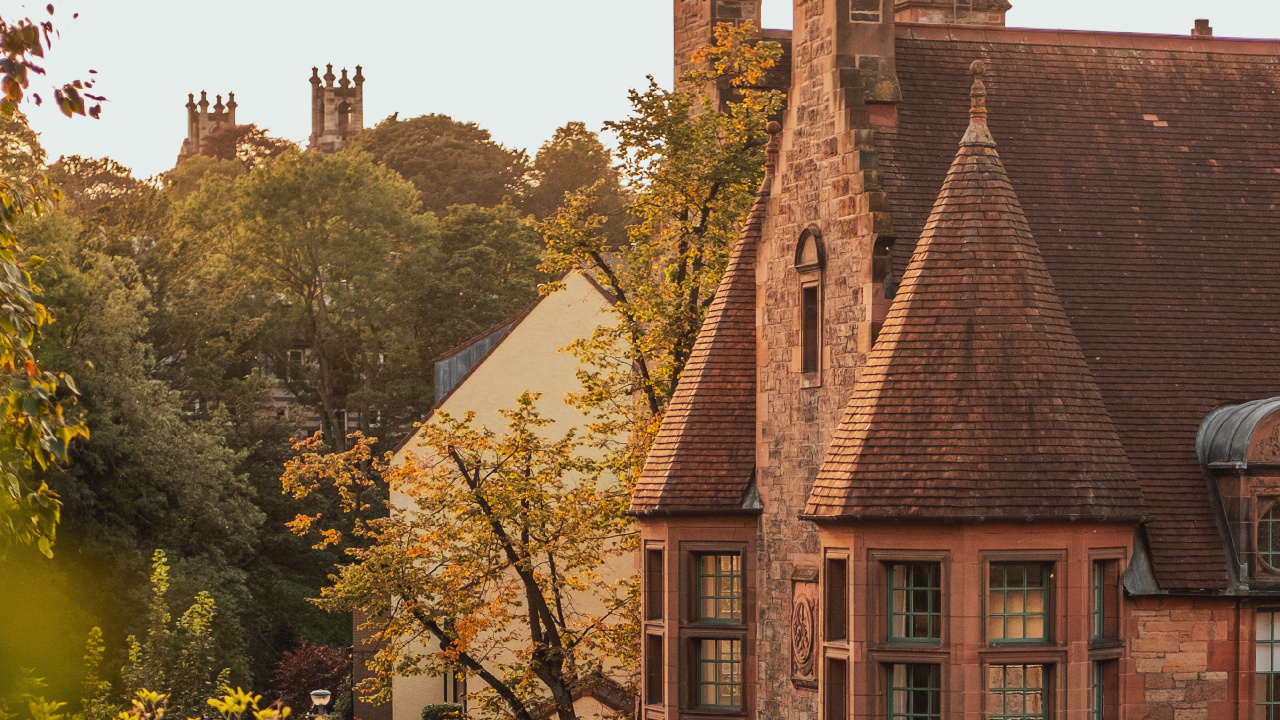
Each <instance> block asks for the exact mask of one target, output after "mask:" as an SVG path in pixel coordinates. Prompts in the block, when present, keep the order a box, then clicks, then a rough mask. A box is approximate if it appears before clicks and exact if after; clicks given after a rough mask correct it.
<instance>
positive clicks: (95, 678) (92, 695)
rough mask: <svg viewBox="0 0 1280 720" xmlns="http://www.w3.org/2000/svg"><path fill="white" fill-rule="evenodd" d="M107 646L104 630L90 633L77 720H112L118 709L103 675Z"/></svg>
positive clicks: (87, 641)
mask: <svg viewBox="0 0 1280 720" xmlns="http://www.w3.org/2000/svg"><path fill="white" fill-rule="evenodd" d="M106 651H107V646H106V645H105V644H103V640H102V628H100V627H94V628H93V629H92V630H90V631H89V638H88V640H86V641H85V649H84V695H83V697H82V698H81V699H80V713H79V715H77V716H76V717H77V719H82V720H111V718H112V717H113V716H114V715H115V714H116V713H115V710H116V707H115V705H114V703H112V702H111V682H110V681H108V680H106V679H104V678H103V675H102V658H103V656H104V655H105V654H106Z"/></svg>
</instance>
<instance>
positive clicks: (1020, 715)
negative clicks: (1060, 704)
mask: <svg viewBox="0 0 1280 720" xmlns="http://www.w3.org/2000/svg"><path fill="white" fill-rule="evenodd" d="M1012 667H1021V668H1023V677H1024V680H1023V685H1022V686H1021V687H1010V686H1009V685H1008V684H1007V678H1008V670H1007V668H1012ZM1031 667H1039V668H1040V669H1041V674H1040V688H1039V690H1040V708H1041V712H1040V713H1039V715H1038V716H1032V715H1028V714H1027V712H1026V709H1025V707H1024V709H1023V710H1022V711H1021V712H1014V713H1006V712H1000V713H997V712H996V709H995V708H993V707H990V704H991V697H992V695H993V688H992V687H991V671H992V670H993V669H995V668H1006V670H1005V674H1004V677H1005V678H1006V680H1005V684H1004V685H1002V687H1001V689H1002V690H1005V691H1009V690H1012V691H1014V692H1018V691H1022V692H1021V694H1022V695H1023V697H1026V696H1027V695H1028V693H1027V692H1025V691H1026V690H1028V688H1027V686H1026V680H1025V677H1026V670H1027V668H1031ZM1056 669H1057V666H1056V664H1054V663H1041V662H1030V661H1028V662H1024V661H1022V660H1012V659H1011V660H1009V661H1007V662H1006V661H997V662H990V663H986V664H984V666H983V682H982V686H983V690H982V696H983V704H984V705H986V706H987V707H985V708H984V710H985V716H986V719H987V720H1053V718H1054V715H1055V713H1054V709H1055V708H1054V707H1053V701H1054V693H1053V689H1054V682H1055V677H1056V675H1057V673H1056V672H1055V670H1056ZM1002 709H1003V708H1002Z"/></svg>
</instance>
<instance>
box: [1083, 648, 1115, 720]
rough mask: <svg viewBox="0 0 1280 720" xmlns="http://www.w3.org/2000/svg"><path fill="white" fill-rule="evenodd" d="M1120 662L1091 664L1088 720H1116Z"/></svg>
mask: <svg viewBox="0 0 1280 720" xmlns="http://www.w3.org/2000/svg"><path fill="white" fill-rule="evenodd" d="M1119 683H1120V661H1119V660H1103V661H1100V662H1095V663H1093V679H1092V684H1091V686H1090V691H1091V693H1090V694H1091V698H1090V701H1089V720H1116V715H1117V714H1118V713H1119V711H1120V708H1119V705H1120V697H1119V696H1120V688H1119Z"/></svg>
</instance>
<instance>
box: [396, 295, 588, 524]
mask: <svg viewBox="0 0 1280 720" xmlns="http://www.w3.org/2000/svg"><path fill="white" fill-rule="evenodd" d="M564 284H565V288H564V289H563V290H561V291H559V292H556V293H552V294H551V295H548V296H547V297H545V298H543V299H542V302H540V303H538V306H537V307H535V308H534V309H533V311H532V312H530V313H529V315H528V317H526V318H525V319H524V320H523V321H522V322H521V323H520V324H519V325H517V326H516V327H515V328H514V329H513V330H512V331H511V333H510V334H509V335H507V337H506V338H504V339H503V340H502V342H501V343H499V344H498V346H497V347H496V348H495V349H494V350H493V352H492V353H490V355H489V357H487V358H485V359H484V361H483V362H481V363H480V364H479V365H478V366H476V368H475V369H474V370H473V371H472V373H471V374H470V375H469V376H467V377H466V378H465V379H464V380H463V381H462V382H461V383H460V384H459V385H458V386H457V387H456V388H454V390H453V394H451V395H450V396H449V397H448V398H446V399H445V402H444V405H442V406H441V408H440V409H441V410H444V411H445V412H448V413H450V414H452V415H454V416H455V417H461V416H462V415H463V414H464V413H466V412H467V411H468V410H475V411H476V422H477V423H479V424H482V425H486V426H488V427H489V428H490V429H492V430H493V431H494V432H496V433H502V432H504V431H505V430H506V421H505V420H504V419H503V417H502V416H501V415H499V414H498V410H501V409H510V408H512V407H515V404H516V398H517V397H519V396H520V393H522V392H524V391H526V390H529V391H534V392H541V393H542V399H541V400H539V401H538V411H539V412H540V413H542V416H543V417H546V418H551V419H553V420H555V423H554V424H552V425H551V427H550V428H549V432H550V433H551V434H552V435H553V436H557V437H558V436H561V435H563V434H564V433H565V431H566V430H568V429H569V428H570V427H573V426H580V425H581V424H582V421H583V416H582V413H581V412H579V411H578V410H576V409H574V408H572V407H570V406H569V405H567V404H565V403H564V397H565V394H566V393H569V392H574V391H577V390H580V389H581V386H580V385H579V384H578V378H577V375H576V372H577V369H578V361H577V360H576V359H575V358H574V357H573V356H572V355H570V354H568V353H563V352H560V350H561V349H563V348H565V347H567V346H568V345H569V343H572V342H573V341H574V340H577V339H579V338H585V337H588V336H589V335H591V333H592V332H594V331H595V329H596V328H597V327H599V326H601V325H609V324H612V323H613V314H612V312H611V311H610V309H609V304H608V301H606V300H605V298H604V296H603V295H601V294H600V292H599V291H598V290H596V289H595V287H594V286H592V284H591V283H590V282H589V281H588V280H587V279H586V278H584V277H582V276H581V275H579V274H577V273H574V274H571V275H569V276H567V277H566V278H565V281H564ZM415 450H419V445H418V443H417V442H416V437H415V439H414V440H410V441H409V442H408V443H405V446H404V447H403V448H401V449H400V451H399V452H397V453H396V456H395V463H396V464H400V463H403V462H404V454H405V453H407V452H413V451H415ZM419 451H420V450H419ZM397 506H399V505H397Z"/></svg>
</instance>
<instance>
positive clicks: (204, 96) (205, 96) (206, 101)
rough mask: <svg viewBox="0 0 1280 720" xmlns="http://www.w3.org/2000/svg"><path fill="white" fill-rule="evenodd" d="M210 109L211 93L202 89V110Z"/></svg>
mask: <svg viewBox="0 0 1280 720" xmlns="http://www.w3.org/2000/svg"><path fill="white" fill-rule="evenodd" d="M208 110H209V93H207V92H205V91H204V90H201V91H200V112H206V111H208Z"/></svg>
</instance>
